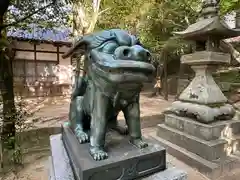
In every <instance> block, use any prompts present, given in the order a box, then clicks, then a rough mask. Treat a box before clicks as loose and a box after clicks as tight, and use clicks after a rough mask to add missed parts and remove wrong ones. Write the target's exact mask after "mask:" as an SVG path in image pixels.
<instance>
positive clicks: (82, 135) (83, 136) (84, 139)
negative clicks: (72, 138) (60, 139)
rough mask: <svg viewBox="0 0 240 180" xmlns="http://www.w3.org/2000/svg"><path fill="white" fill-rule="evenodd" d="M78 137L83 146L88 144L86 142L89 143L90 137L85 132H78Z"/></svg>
mask: <svg viewBox="0 0 240 180" xmlns="http://www.w3.org/2000/svg"><path fill="white" fill-rule="evenodd" d="M76 136H77V139H78V141H79V142H80V143H81V144H83V143H86V142H89V137H88V134H87V133H85V132H83V131H77V132H76Z"/></svg>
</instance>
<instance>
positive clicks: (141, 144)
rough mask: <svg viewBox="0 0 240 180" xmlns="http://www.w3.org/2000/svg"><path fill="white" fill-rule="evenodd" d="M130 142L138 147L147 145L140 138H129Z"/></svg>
mask: <svg viewBox="0 0 240 180" xmlns="http://www.w3.org/2000/svg"><path fill="white" fill-rule="evenodd" d="M130 142H131V143H132V144H133V145H135V146H137V147H138V148H140V149H142V148H145V147H148V144H147V143H146V142H145V141H143V140H142V139H131V140H130Z"/></svg>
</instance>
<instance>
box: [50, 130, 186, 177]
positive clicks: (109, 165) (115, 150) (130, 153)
mask: <svg viewBox="0 0 240 180" xmlns="http://www.w3.org/2000/svg"><path fill="white" fill-rule="evenodd" d="M64 131H65V132H64V133H63V135H61V134H59V135H54V136H51V137H50V141H51V152H52V156H51V157H50V166H51V167H50V172H49V174H50V176H49V180H66V179H67V180H95V179H96V180H99V179H104V180H117V179H119V180H131V179H143V180H155V179H156V180H186V179H187V175H186V173H185V172H183V171H181V170H178V169H176V168H175V167H173V166H171V165H166V159H165V158H166V152H165V149H164V148H163V147H162V146H160V145H157V144H155V143H154V142H156V141H152V140H148V143H149V147H148V148H146V149H142V150H137V148H135V147H133V146H132V145H131V144H129V143H128V141H126V140H123V139H122V138H117V137H119V135H117V136H116V135H114V134H112V133H111V137H110V138H109V141H108V143H107V144H108V147H109V148H108V152H109V158H108V159H107V160H103V161H94V160H93V159H92V157H91V156H90V155H89V154H88V144H84V145H80V144H79V143H76V144H75V140H74V138H73V137H72V135H71V132H70V131H68V129H65V130H64ZM67 136H68V137H67ZM65 138H66V139H65ZM68 138H71V139H68ZM72 138H73V139H72ZM62 139H65V140H62ZM107 139H108V138H107ZM110 139H111V141H110ZM69 140H70V141H69ZM64 141H68V144H65V142H64ZM64 144H65V145H64ZM65 147H67V148H65Z"/></svg>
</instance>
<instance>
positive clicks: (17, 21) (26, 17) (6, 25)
mask: <svg viewBox="0 0 240 180" xmlns="http://www.w3.org/2000/svg"><path fill="white" fill-rule="evenodd" d="M53 4H54V2H52V3H49V4H48V5H46V6H44V7H41V8H39V9H38V10H36V11H34V12H32V13H30V14H28V15H26V16H25V17H23V18H21V19H18V20H16V21H15V22H12V23H9V24H4V25H2V26H0V29H3V28H7V27H9V26H15V25H17V24H18V23H20V22H22V21H25V20H26V19H28V18H30V17H31V16H33V15H34V14H37V13H38V12H40V11H42V10H44V9H46V8H48V7H50V6H52V5H53Z"/></svg>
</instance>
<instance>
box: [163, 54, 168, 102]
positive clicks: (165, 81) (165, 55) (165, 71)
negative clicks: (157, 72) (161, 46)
mask: <svg viewBox="0 0 240 180" xmlns="http://www.w3.org/2000/svg"><path fill="white" fill-rule="evenodd" d="M163 58H164V59H163V73H164V99H165V100H168V83H167V80H168V78H167V53H166V52H165V51H163Z"/></svg>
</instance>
